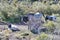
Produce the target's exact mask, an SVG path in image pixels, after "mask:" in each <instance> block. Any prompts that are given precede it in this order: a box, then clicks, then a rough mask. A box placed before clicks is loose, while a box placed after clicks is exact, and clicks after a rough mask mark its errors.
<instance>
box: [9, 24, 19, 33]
mask: <svg viewBox="0 0 60 40" xmlns="http://www.w3.org/2000/svg"><path fill="white" fill-rule="evenodd" d="M8 29H10V30H12V32H16V31H20V30H19V29H18V28H17V26H16V25H13V24H10V25H8Z"/></svg>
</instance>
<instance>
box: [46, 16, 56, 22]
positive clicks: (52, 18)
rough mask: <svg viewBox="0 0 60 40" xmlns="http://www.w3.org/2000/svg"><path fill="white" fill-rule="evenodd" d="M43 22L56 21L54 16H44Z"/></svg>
mask: <svg viewBox="0 0 60 40" xmlns="http://www.w3.org/2000/svg"><path fill="white" fill-rule="evenodd" d="M45 20H46V21H47V20H50V21H56V16H46V17H45Z"/></svg>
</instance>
